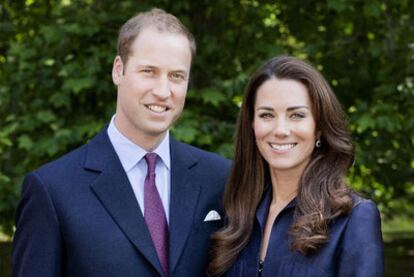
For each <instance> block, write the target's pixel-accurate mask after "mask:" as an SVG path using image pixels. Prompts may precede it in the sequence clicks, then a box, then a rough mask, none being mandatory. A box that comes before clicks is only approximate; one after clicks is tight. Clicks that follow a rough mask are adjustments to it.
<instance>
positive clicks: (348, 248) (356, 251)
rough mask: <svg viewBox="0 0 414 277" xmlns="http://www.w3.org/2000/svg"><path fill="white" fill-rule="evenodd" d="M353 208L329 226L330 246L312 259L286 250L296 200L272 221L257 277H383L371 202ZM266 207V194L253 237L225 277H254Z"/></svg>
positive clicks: (379, 240) (375, 211) (376, 217)
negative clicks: (261, 267) (259, 276)
mask: <svg viewBox="0 0 414 277" xmlns="http://www.w3.org/2000/svg"><path fill="white" fill-rule="evenodd" d="M353 201H354V207H353V209H352V212H351V213H350V214H349V215H347V216H341V217H338V218H336V219H335V220H334V221H332V222H331V223H330V225H329V241H328V242H327V243H326V244H325V245H324V246H323V247H322V248H320V249H319V251H318V252H316V253H315V254H313V255H310V256H304V255H302V254H301V253H299V252H297V251H295V252H292V251H291V250H290V243H291V241H292V237H291V236H289V234H288V230H289V227H290V226H291V225H292V222H293V214H294V210H295V206H296V199H294V200H292V202H290V203H289V204H288V205H287V206H286V207H285V208H284V209H283V210H282V211H281V212H280V213H279V215H278V216H277V218H276V220H275V222H274V224H273V227H272V233H271V235H270V239H269V245H268V248H267V254H266V259H265V262H264V266H263V271H262V277H268V276H272V277H278V276H280V277H287V276H298V277H302V276H305V277H313V276H318V277H325V276H338V277H357V276H361V277H362V276H363V277H370V276H375V277H378V276H379V277H381V276H383V275H384V249H383V241H382V234H381V219H380V215H379V212H378V209H377V207H376V206H375V204H374V203H373V202H372V201H370V200H365V199H362V198H360V197H358V196H354V197H353ZM270 202H271V190H268V192H267V193H266V194H265V196H264V198H263V200H262V201H261V203H260V205H259V207H258V209H257V211H256V219H255V224H254V228H253V232H252V235H251V238H250V241H249V243H248V245H247V246H246V248H245V249H244V250H243V251H242V252H241V253H240V255H239V257H238V259H237V260H236V262H235V263H234V264H233V266H232V267H231V268H230V270H229V271H228V273H227V276H229V277H235V276H258V269H259V253H260V245H261V241H262V234H263V230H264V227H265V224H266V218H267V215H268V210H269V206H270Z"/></svg>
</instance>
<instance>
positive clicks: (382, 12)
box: [0, 0, 414, 233]
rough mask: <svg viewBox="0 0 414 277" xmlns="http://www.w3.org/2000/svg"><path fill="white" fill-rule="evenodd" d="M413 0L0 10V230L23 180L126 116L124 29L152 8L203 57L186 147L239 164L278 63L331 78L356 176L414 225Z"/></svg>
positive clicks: (86, 1)
mask: <svg viewBox="0 0 414 277" xmlns="http://www.w3.org/2000/svg"><path fill="white" fill-rule="evenodd" d="M413 3H414V2H413V1H409V0H403V1H386V2H385V1H378V0H367V1H357V0H329V1H256V0H240V1H211V0H203V1H189V0H177V1H167V0H154V1H133V0H124V1H99V0H95V1H93V0H63V1H56V0H37V1H36V0H26V1H11V0H9V1H7V0H5V1H3V2H2V3H1V4H0V13H1V18H2V21H1V23H0V34H1V38H0V78H1V81H0V126H1V127H0V225H3V228H4V230H6V232H8V233H10V232H11V230H12V224H13V222H12V216H13V210H14V208H15V206H16V204H17V201H18V197H19V194H20V189H21V182H22V179H23V176H24V175H25V174H26V173H27V172H29V171H31V170H33V169H35V168H37V167H38V166H40V165H41V164H43V163H45V162H48V161H50V160H52V159H55V158H56V157H58V156H60V155H62V154H64V153H66V152H68V151H70V150H71V149H73V148H75V147H77V146H79V145H81V144H83V143H84V142H85V141H87V140H88V139H90V138H91V137H92V136H93V135H94V134H96V133H97V132H98V131H99V130H100V129H101V128H102V127H103V126H104V125H105V124H106V123H107V122H108V121H109V119H110V117H111V115H112V114H113V112H114V110H115V100H116V89H115V87H114V86H113V84H112V81H111V66H112V61H113V58H114V56H115V54H116V37H117V30H118V28H119V27H120V26H121V25H122V24H123V22H124V21H125V20H126V19H128V18H129V17H131V16H132V15H134V14H135V13H137V12H138V11H143V10H148V9H149V8H151V7H153V6H157V7H160V8H163V9H165V10H167V11H169V12H171V13H173V14H175V15H176V16H178V17H179V18H180V19H181V20H182V21H183V22H184V23H185V24H186V25H187V26H188V27H189V29H190V30H191V31H192V32H193V33H194V34H195V37H196V40H197V43H198V53H197V56H196V58H195V60H194V65H193V71H192V78H191V79H192V80H191V85H190V90H189V92H188V97H187V102H186V108H185V111H184V113H183V115H182V117H181V119H180V121H179V122H178V124H177V125H176V126H175V127H174V128H173V134H174V136H175V137H177V138H178V139H180V140H183V141H185V142H188V143H191V144H194V145H197V146H200V147H202V148H205V149H209V150H212V151H216V152H219V153H221V154H223V155H226V156H228V157H231V156H232V145H233V135H234V123H235V121H236V118H237V114H238V110H239V105H240V102H241V95H242V93H243V89H244V86H245V85H246V82H247V80H248V78H249V76H250V75H251V74H252V73H253V71H254V70H255V68H256V67H257V66H258V65H259V64H261V63H262V62H263V61H265V60H266V59H268V58H269V57H272V56H275V55H279V54H292V55H295V56H297V57H300V58H305V59H308V60H310V61H311V62H312V63H313V64H315V65H316V66H317V67H318V69H319V70H321V72H322V73H323V74H324V76H325V77H326V78H327V80H328V81H329V82H330V84H331V85H332V87H333V89H334V91H335V92H336V93H337V95H338V97H339V98H340V100H341V102H342V103H343V106H344V108H345V109H346V111H347V112H348V114H349V120H350V130H351V131H352V133H353V137H354V140H355V145H356V150H357V159H356V164H355V166H354V167H353V169H352V171H351V173H350V175H349V180H350V182H351V183H352V184H353V186H354V188H355V189H356V190H358V191H360V192H362V193H364V194H366V195H367V196H368V197H370V198H373V199H374V200H375V201H376V202H377V203H379V206H380V208H381V210H382V212H383V213H384V214H385V215H391V214H394V213H395V212H399V213H405V214H407V215H408V216H413V209H412V208H413V204H412V203H413V200H414V178H413V177H414V174H413V173H414V159H413V155H412V153H413V150H414V147H413V145H414V97H413V96H414V64H413V60H414V39H413V38H414V28H412V26H414V4H413Z"/></svg>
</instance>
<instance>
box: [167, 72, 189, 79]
mask: <svg viewBox="0 0 414 277" xmlns="http://www.w3.org/2000/svg"><path fill="white" fill-rule="evenodd" d="M170 76H171V78H173V79H174V80H185V76H184V74H182V73H171V75H170Z"/></svg>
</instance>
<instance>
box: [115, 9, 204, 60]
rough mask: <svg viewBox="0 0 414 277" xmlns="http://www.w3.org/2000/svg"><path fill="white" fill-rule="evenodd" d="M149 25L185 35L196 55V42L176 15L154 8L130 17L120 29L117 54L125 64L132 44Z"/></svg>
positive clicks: (192, 52) (162, 30) (193, 53)
mask: <svg viewBox="0 0 414 277" xmlns="http://www.w3.org/2000/svg"><path fill="white" fill-rule="evenodd" d="M148 27H151V28H155V29H156V30H158V31H161V32H169V33H173V34H182V35H184V36H185V37H187V39H188V41H189V44H190V50H191V55H192V56H193V57H194V55H195V52H196V43H195V39H194V37H193V35H192V34H191V33H190V31H188V29H187V28H186V27H185V26H184V25H183V24H182V23H181V21H180V20H179V19H178V18H176V17H175V16H174V15H172V14H169V13H167V12H165V11H164V10H161V9H157V8H154V9H152V10H150V11H147V12H142V13H139V14H137V15H136V16H134V17H132V18H130V19H129V20H128V21H127V22H126V23H125V24H124V25H122V27H121V29H120V30H119V35H118V45H117V49H118V53H117V54H118V55H119V56H120V57H121V59H122V61H123V63H124V64H126V63H127V61H128V58H129V55H130V54H131V45H132V43H133V42H134V40H135V38H136V37H137V36H138V35H139V33H140V32H141V31H142V30H143V29H145V28H148Z"/></svg>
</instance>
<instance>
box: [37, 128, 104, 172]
mask: <svg viewBox="0 0 414 277" xmlns="http://www.w3.org/2000/svg"><path fill="white" fill-rule="evenodd" d="M103 132H104V131H101V132H100V133H98V134H97V135H96V136H95V137H93V138H92V139H91V140H90V141H89V142H87V143H85V144H83V145H80V146H78V147H77V148H75V149H73V150H71V151H70V152H68V153H66V154H64V155H62V156H60V157H58V158H57V159H55V160H53V161H50V162H48V163H46V164H44V165H42V166H40V167H39V168H37V169H35V170H34V171H33V172H34V173H37V174H39V175H51V176H61V175H62V176H66V175H67V174H68V173H70V174H73V173H74V172H76V171H77V170H80V169H83V167H84V165H85V161H86V158H87V153H88V148H89V147H90V145H91V144H96V143H97V141H99V140H101V139H100V138H99V137H102V135H103Z"/></svg>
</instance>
